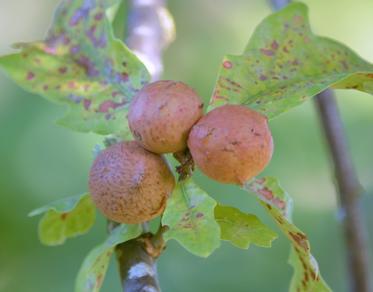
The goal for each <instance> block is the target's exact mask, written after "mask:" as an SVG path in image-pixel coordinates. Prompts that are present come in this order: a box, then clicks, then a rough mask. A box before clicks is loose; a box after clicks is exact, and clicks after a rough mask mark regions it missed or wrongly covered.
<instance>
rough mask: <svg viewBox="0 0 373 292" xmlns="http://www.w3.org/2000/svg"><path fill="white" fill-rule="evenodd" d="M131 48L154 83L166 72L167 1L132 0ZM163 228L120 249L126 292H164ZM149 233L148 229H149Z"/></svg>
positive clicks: (169, 32)
mask: <svg viewBox="0 0 373 292" xmlns="http://www.w3.org/2000/svg"><path fill="white" fill-rule="evenodd" d="M127 27H128V29H127V35H128V36H127V39H126V43H127V45H128V47H129V48H130V49H131V50H132V51H133V52H134V53H135V54H136V55H137V57H138V58H139V59H140V60H141V61H142V62H143V63H144V64H145V66H146V67H147V69H148V71H149V73H150V75H151V79H152V81H156V80H158V79H159V78H160V77H161V74H162V72H163V65H162V53H163V50H164V49H165V48H166V47H167V46H168V45H169V44H170V43H171V42H172V41H173V39H174V36H175V29H174V22H173V19H172V17H171V15H170V14H169V13H168V11H167V8H166V1H165V0H130V1H129V15H128V24H127ZM164 231H165V230H164V229H163V228H162V227H160V229H159V231H158V233H157V234H155V235H152V234H151V233H145V234H143V235H141V236H140V237H139V238H136V239H133V240H130V241H128V242H124V243H122V244H120V245H118V246H116V255H117V261H118V265H119V271H120V278H121V283H122V287H123V291H124V292H160V291H161V289H160V286H159V282H158V275H157V265H156V259H157V258H158V256H159V255H160V254H161V252H162V250H163V249H164V242H163V239H162V234H163V232H164ZM145 232H147V230H145Z"/></svg>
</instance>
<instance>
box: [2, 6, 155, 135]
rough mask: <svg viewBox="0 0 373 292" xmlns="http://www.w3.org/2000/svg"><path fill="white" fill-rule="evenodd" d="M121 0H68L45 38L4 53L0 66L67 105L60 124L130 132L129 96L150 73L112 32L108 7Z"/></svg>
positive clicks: (36, 90)
mask: <svg viewBox="0 0 373 292" xmlns="http://www.w3.org/2000/svg"><path fill="white" fill-rule="evenodd" d="M117 3H118V1H116V0H96V1H93V0H74V1H71V0H64V1H62V3H61V4H60V6H59V7H58V9H57V11H56V14H55V19H54V24H53V25H52V28H51V29H50V31H49V33H48V36H47V38H46V40H45V41H42V42H34V43H30V44H21V45H19V47H20V48H21V52H19V53H15V54H11V55H7V56H2V57H0V67H2V68H3V69H4V70H5V71H6V72H7V73H8V74H9V75H10V77H11V78H13V80H14V81H15V82H16V83H17V84H19V85H20V86H21V87H23V88H24V89H25V90H28V91H30V92H33V93H36V94H39V95H41V96H43V97H45V98H46V99H48V100H50V101H52V102H55V103H58V104H61V105H67V106H68V108H69V110H68V112H67V114H66V115H65V116H64V117H63V118H62V119H61V120H60V121H59V124H61V125H64V126H66V127H69V128H71V129H74V130H77V131H83V132H89V131H93V132H96V133H98V134H111V133H114V134H117V135H120V136H127V135H128V133H129V130H128V126H127V122H126V119H125V116H126V112H127V110H128V105H129V102H130V100H131V99H132V97H133V96H134V94H135V93H136V92H137V91H138V90H139V89H141V88H142V87H143V86H144V84H146V83H147V82H148V81H149V74H148V72H147V70H146V69H145V67H144V65H143V64H142V63H141V62H140V61H139V60H138V59H137V57H136V56H135V55H134V54H133V53H132V52H131V51H130V50H129V49H128V48H127V47H126V46H125V45H124V44H123V43H122V42H121V41H120V40H119V39H115V38H114V36H113V32H112V28H111V24H110V21H109V20H108V18H107V14H106V11H107V10H108V9H109V8H112V7H114V8H115V5H116V4H117Z"/></svg>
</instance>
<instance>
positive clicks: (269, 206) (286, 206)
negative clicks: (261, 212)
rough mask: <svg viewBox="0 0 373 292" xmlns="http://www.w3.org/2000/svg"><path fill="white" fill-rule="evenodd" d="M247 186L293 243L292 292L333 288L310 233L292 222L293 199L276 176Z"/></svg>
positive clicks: (313, 291) (325, 290) (319, 290)
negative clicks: (323, 272)
mask: <svg viewBox="0 0 373 292" xmlns="http://www.w3.org/2000/svg"><path fill="white" fill-rule="evenodd" d="M244 189H245V190H247V191H250V192H253V193H255V194H256V195H257V197H258V199H259V201H260V202H261V204H262V205H263V206H264V207H265V209H266V210H267V211H268V213H269V214H270V215H271V217H272V218H273V219H274V221H275V222H276V223H277V225H278V226H279V228H280V229H281V231H282V232H283V233H284V234H285V236H286V237H287V238H288V239H289V240H290V242H291V244H292V248H291V253H290V259H289V263H290V264H291V265H292V266H293V268H294V274H293V278H292V280H291V285H290V292H298V291H302V292H328V291H331V290H330V288H329V287H328V285H327V284H326V283H325V282H324V280H323V278H322V277H321V275H320V271H319V267H318V264H317V261H316V260H315V258H314V257H313V256H312V254H311V247H310V243H309V241H308V238H307V235H306V234H305V233H304V232H303V231H301V230H300V229H299V228H298V227H296V226H295V225H294V224H293V223H292V222H291V208H292V200H291V198H290V196H289V195H288V194H287V193H286V192H285V191H284V190H283V189H282V188H281V186H280V185H279V183H278V181H277V179H275V178H273V177H264V178H260V179H254V180H252V181H250V182H247V183H246V184H245V185H244Z"/></svg>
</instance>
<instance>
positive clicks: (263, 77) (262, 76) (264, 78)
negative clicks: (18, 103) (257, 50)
mask: <svg viewBox="0 0 373 292" xmlns="http://www.w3.org/2000/svg"><path fill="white" fill-rule="evenodd" d="M259 79H260V80H262V81H264V80H267V79H268V77H267V76H266V75H263V74H261V75H260V76H259Z"/></svg>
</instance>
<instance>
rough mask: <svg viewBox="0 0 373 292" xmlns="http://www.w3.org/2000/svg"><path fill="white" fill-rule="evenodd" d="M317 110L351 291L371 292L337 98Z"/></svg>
mask: <svg viewBox="0 0 373 292" xmlns="http://www.w3.org/2000/svg"><path fill="white" fill-rule="evenodd" d="M290 2H291V1H290V0H272V1H271V4H272V6H273V8H274V10H278V9H281V8H283V7H285V6H286V5H287V4H288V3H290ZM315 102H316V106H317V109H318V113H319V116H320V121H321V125H322V127H323V129H324V132H325V137H326V141H327V142H328V148H329V151H330V154H331V157H332V160H333V165H334V171H335V177H336V183H337V188H338V194H339V203H340V208H341V212H342V213H343V229H344V237H345V242H346V253H347V263H348V269H349V282H350V283H349V285H350V291H353V292H371V291H373V290H372V286H371V282H370V280H369V266H368V260H369V253H368V248H367V245H366V228H365V224H364V222H363V220H362V218H361V212H360V211H361V209H360V207H359V197H360V195H361V193H362V188H361V185H360V183H359V179H358V177H357V174H356V171H355V168H354V166H353V162H352V158H351V155H350V153H349V151H348V146H347V140H346V137H345V134H344V129H343V124H342V119H341V117H340V114H339V111H338V107H337V103H336V100H335V96H334V93H333V91H332V90H330V89H328V90H325V91H324V92H322V93H320V94H318V95H317V96H316V101H315Z"/></svg>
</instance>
